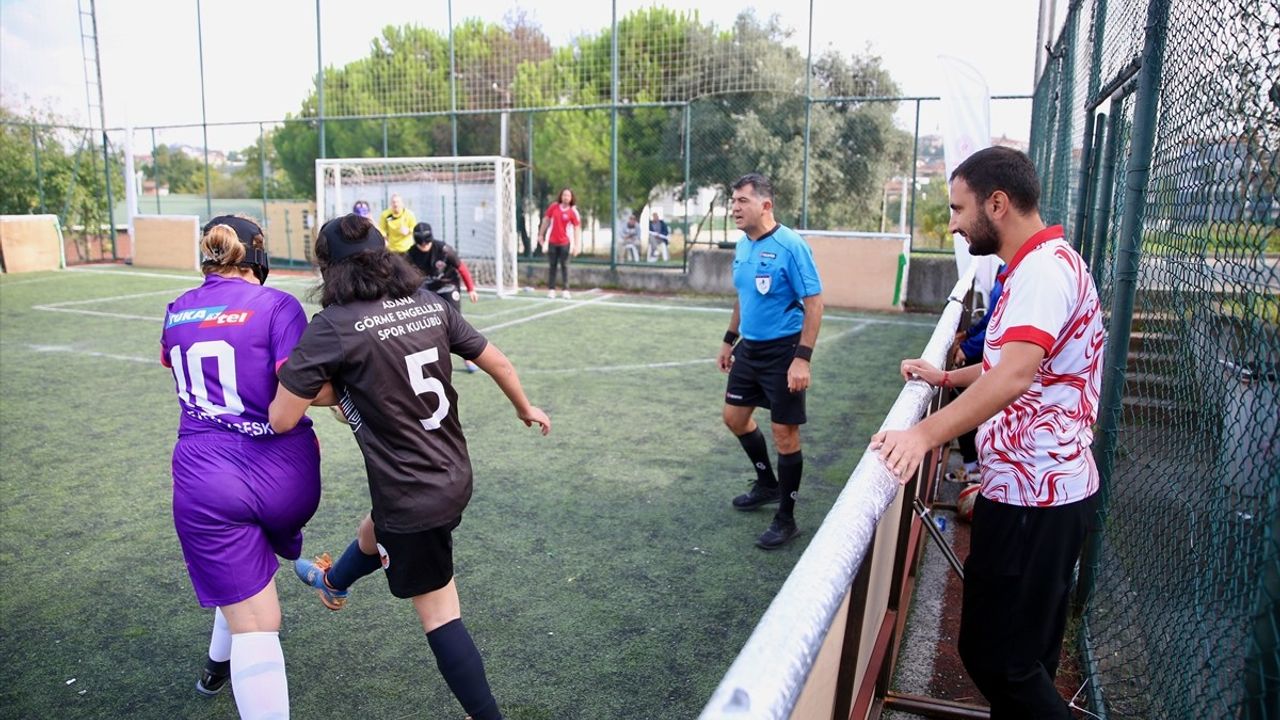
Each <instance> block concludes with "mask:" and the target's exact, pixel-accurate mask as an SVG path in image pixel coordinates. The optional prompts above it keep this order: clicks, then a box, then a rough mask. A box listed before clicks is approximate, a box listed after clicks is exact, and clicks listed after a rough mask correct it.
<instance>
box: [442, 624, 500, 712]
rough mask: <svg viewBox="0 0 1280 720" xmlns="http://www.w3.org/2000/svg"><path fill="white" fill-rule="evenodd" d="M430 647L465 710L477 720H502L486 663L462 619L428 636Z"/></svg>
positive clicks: (447, 681)
mask: <svg viewBox="0 0 1280 720" xmlns="http://www.w3.org/2000/svg"><path fill="white" fill-rule="evenodd" d="M427 643H428V644H430V645H431V652H432V653H433V654H434V655H435V656H436V666H437V667H439V668H440V674H441V675H443V676H444V681H445V683H446V684H448V685H449V689H450V690H452V691H453V696H454V697H456V698H458V702H460V703H462V709H463V710H464V711H466V713H467V714H468V715H470V716H471V717H472V718H474V720H501V719H502V713H501V712H499V711H498V701H497V700H494V699H493V693H492V692H491V691H490V690H489V680H488V678H486V677H485V674H484V661H483V660H481V659H480V651H479V650H477V649H476V644H475V643H474V642H472V640H471V634H470V633H468V632H467V628H466V626H465V625H463V624H462V619H461V618H459V619H457V620H454V621H452V622H448V623H445V624H444V625H441V626H440V627H438V628H436V629H435V630H432V631H431V632H429V633H427Z"/></svg>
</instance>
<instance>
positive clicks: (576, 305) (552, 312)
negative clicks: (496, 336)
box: [476, 295, 613, 333]
mask: <svg viewBox="0 0 1280 720" xmlns="http://www.w3.org/2000/svg"><path fill="white" fill-rule="evenodd" d="M611 297H613V296H612V295H601V296H600V297H598V298H593V299H591V300H584V301H582V302H569V303H567V304H565V305H562V306H561V307H558V308H556V309H554V310H547V311H545V312H540V313H538V314H536V315H530V316H528V317H522V318H516V319H515V320H508V321H506V322H502V323H498V324H497V325H489V326H487V327H482V328H476V329H477V330H479V331H480V332H482V333H491V332H493V331H494V330H501V329H502V328H508V327H511V326H513V325H521V324H524V323H527V322H529V321H531V320H538V319H540V318H544V317H550V316H552V315H559V314H560V313H563V312H569V311H570V310H577V309H578V308H581V307H586V306H587V305H597V304H599V303H602V302H604V301H605V300H608V299H609V298H611Z"/></svg>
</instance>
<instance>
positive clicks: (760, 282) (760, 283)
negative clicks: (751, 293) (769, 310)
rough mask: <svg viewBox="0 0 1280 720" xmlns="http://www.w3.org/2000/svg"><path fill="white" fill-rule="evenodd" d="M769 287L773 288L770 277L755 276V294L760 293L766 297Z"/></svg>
mask: <svg viewBox="0 0 1280 720" xmlns="http://www.w3.org/2000/svg"><path fill="white" fill-rule="evenodd" d="M770 287H773V277H772V276H770V275H757V276H756V292H758V293H760V294H761V295H768V294H769V288H770Z"/></svg>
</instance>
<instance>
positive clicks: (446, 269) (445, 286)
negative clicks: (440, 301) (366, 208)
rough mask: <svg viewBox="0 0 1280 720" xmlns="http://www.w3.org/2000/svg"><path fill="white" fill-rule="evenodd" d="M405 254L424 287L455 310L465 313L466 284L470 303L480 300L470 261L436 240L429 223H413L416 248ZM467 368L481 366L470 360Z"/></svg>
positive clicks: (470, 369) (469, 370)
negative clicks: (461, 289)
mask: <svg viewBox="0 0 1280 720" xmlns="http://www.w3.org/2000/svg"><path fill="white" fill-rule="evenodd" d="M405 256H406V257H408V258H409V262H411V263H413V265H414V267H416V268H418V271H419V272H421V273H422V277H423V278H425V279H424V280H423V281H422V286H423V287H425V288H426V289H428V290H430V291H431V292H433V293H435V294H437V295H439V296H440V297H442V298H444V299H445V300H447V301H448V302H449V303H450V304H452V305H453V309H454V310H457V311H458V312H462V293H461V292H459V288H461V287H463V286H465V287H466V289H467V297H469V298H470V299H471V302H473V303H474V302H479V300H480V296H479V295H478V294H476V283H475V281H474V280H472V279H471V271H470V270H468V269H467V264H466V263H465V262H463V261H462V258H460V257H458V253H457V252H455V251H454V249H453V248H451V247H449V246H448V245H446V244H445V242H444V241H443V240H437V239H436V237H435V235H433V234H432V232H431V226H430V225H428V224H427V223H424V222H420V223H418V224H417V225H414V226H413V247H411V248H409V252H408V253H406V254H405ZM466 369H467V372H469V373H474V372H476V371H477V370H479V369H480V368H478V367H476V364H475V363H473V362H471V361H470V360H467V361H466Z"/></svg>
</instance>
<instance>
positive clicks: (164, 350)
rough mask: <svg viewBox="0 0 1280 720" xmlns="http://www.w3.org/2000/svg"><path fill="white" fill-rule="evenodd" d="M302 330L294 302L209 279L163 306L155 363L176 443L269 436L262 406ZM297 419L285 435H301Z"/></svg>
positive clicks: (253, 286)
mask: <svg viewBox="0 0 1280 720" xmlns="http://www.w3.org/2000/svg"><path fill="white" fill-rule="evenodd" d="M306 328H307V317H306V313H304V312H303V310H302V304H301V303H299V302H298V300H297V299H296V298H294V297H293V296H292V295H290V294H288V293H286V292H282V291H280V290H276V289H274V288H269V287H264V286H261V285H258V284H257V283H251V282H246V281H244V280H242V279H240V278H231V277H223V276H221V275H208V276H206V277H205V280H204V284H203V285H201V286H200V287H198V288H196V289H194V290H191V291H189V292H186V293H183V295H182V296H181V297H179V298H178V299H177V300H174V301H173V302H172V303H169V308H168V312H167V313H165V319H164V332H163V333H162V335H161V337H160V345H161V357H160V361H161V362H162V363H163V364H164V365H165V366H166V367H168V368H170V369H172V370H173V377H174V381H175V383H176V386H177V391H178V404H179V406H180V407H181V408H182V419H181V422H180V423H179V424H178V436H179V437H182V436H185V435H191V434H194V433H204V432H209V431H211V430H213V431H217V430H223V431H231V432H235V433H239V434H241V435H246V436H249V437H258V436H263V435H272V434H274V433H273V431H272V430H271V425H270V423H269V422H268V419H267V407H268V406H269V405H270V404H271V400H272V398H274V397H275V394H276V368H278V367H279V366H280V364H281V363H283V362H284V361H285V359H287V358H288V357H289V351H290V350H292V349H293V346H294V345H296V344H297V343H298V339H299V338H300V337H302V332H303V331H304V330H306ZM310 427H311V420H310V419H309V418H307V417H303V418H302V421H301V422H300V423H298V427H297V428H295V429H293V430H291V431H290V432H291V433H298V432H305V431H307V430H308V428H310Z"/></svg>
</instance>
